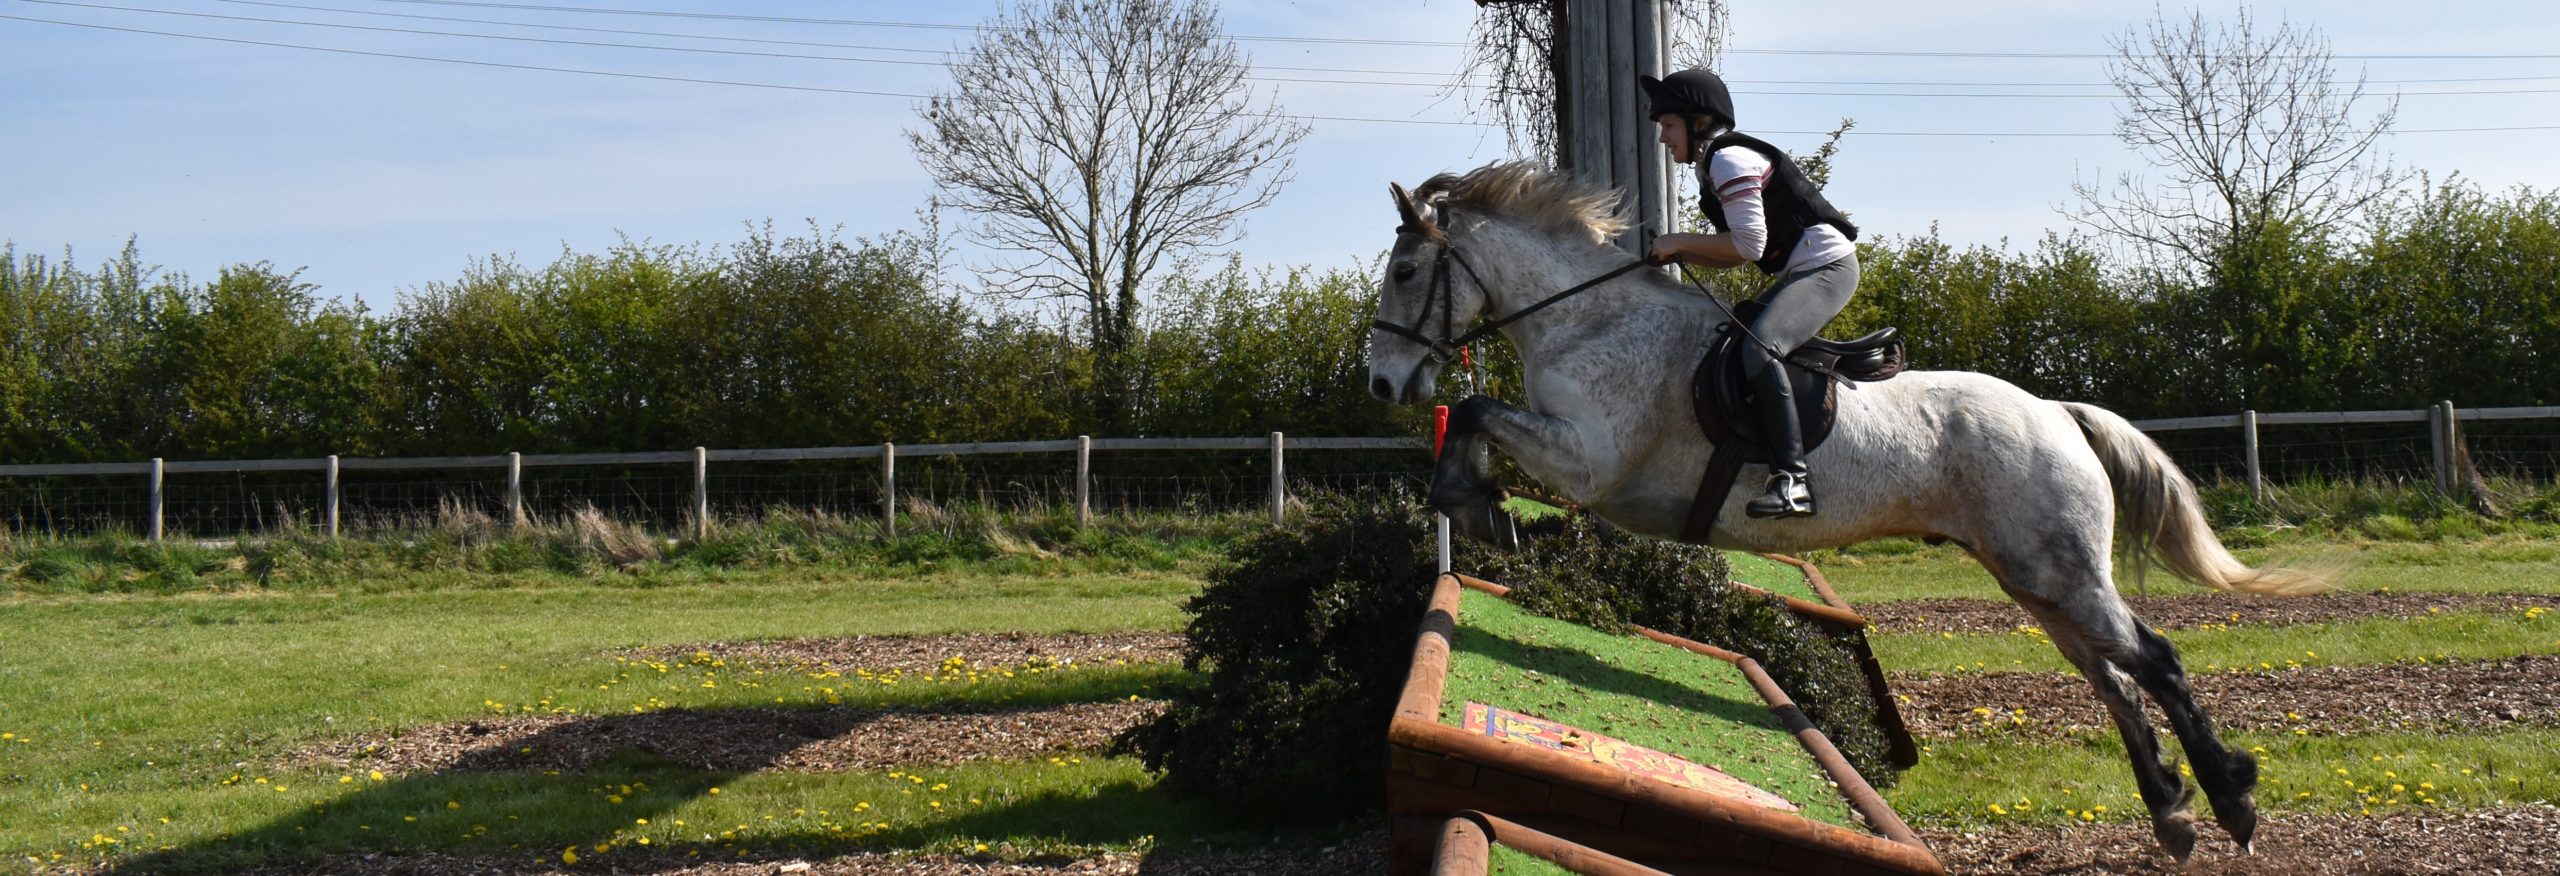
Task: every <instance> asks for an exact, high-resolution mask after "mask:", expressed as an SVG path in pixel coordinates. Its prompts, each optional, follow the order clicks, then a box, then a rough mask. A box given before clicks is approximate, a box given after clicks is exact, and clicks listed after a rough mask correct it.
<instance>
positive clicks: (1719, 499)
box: [1680, 302, 1903, 544]
mask: <svg viewBox="0 0 2560 876" xmlns="http://www.w3.org/2000/svg"><path fill="white" fill-rule="evenodd" d="M1755 303H1756V302H1753V303H1746V304H1744V305H1743V306H1742V308H1738V310H1739V311H1740V314H1739V315H1740V316H1741V317H1742V318H1743V319H1749V318H1750V317H1751V316H1752V315H1753V314H1755V313H1756V310H1754V309H1753V304H1755ZM1735 329H1736V324H1735V323H1725V324H1723V325H1719V326H1717V327H1716V337H1715V340H1713V341H1711V342H1709V343H1708V344H1707V352H1706V355H1705V356H1703V357H1701V358H1700V359H1699V360H1698V370H1697V371H1696V372H1695V373H1694V374H1692V375H1691V376H1690V379H1689V398H1690V407H1691V409H1692V412H1693V413H1694V414H1695V415H1696V416H1697V420H1698V429H1699V431H1700V432H1702V433H1704V434H1705V435H1706V438H1707V443H1708V444H1711V445H1714V447H1715V451H1714V452H1713V453H1711V454H1709V455H1708V457H1707V470H1706V473H1705V475H1704V476H1703V477H1701V478H1699V480H1698V496H1697V498H1696V499H1694V500H1692V501H1691V503H1690V505H1689V523H1688V525H1687V526H1686V527H1683V528H1682V530H1681V539H1680V540H1681V541H1685V542H1689V543H1691V544H1705V543H1706V541H1707V536H1708V534H1709V533H1711V532H1713V531H1714V529H1715V525H1716V518H1717V515H1718V514H1720V513H1722V511H1723V509H1724V501H1725V497H1726V496H1728V495H1731V494H1732V493H1733V483H1734V481H1735V480H1736V479H1737V478H1739V477H1740V476H1741V474H1742V467H1743V465H1744V464H1746V463H1758V464H1763V465H1765V464H1767V463H1768V462H1769V450H1768V441H1767V438H1766V436H1765V434H1764V432H1763V430H1762V427H1761V425H1760V423H1761V419H1760V417H1758V416H1756V413H1757V411H1758V407H1757V406H1758V404H1759V402H1758V401H1757V399H1756V398H1755V397H1754V394H1753V393H1752V392H1751V386H1750V381H1749V380H1748V379H1747V378H1745V377H1744V376H1743V374H1744V372H1743V365H1742V349H1743V347H1742V345H1743V344H1746V343H1749V342H1750V341H1749V340H1748V339H1747V338H1746V337H1745V335H1744V333H1743V332H1740V331H1736V330H1735ZM1779 361H1780V362H1781V363H1782V364H1783V366H1784V367H1785V368H1786V370H1787V379H1788V381H1789V383H1790V388H1791V389H1793V390H1794V396H1795V402H1796V420H1797V423H1798V424H1799V428H1801V429H1803V431H1804V450H1805V452H1806V453H1812V452H1813V449H1814V448H1816V447H1820V446H1822V442H1823V440H1824V439H1827V438H1830V437H1831V427H1832V425H1833V424H1834V423H1835V422H1836V421H1837V420H1838V413H1839V397H1838V392H1839V386H1840V384H1843V383H1848V382H1851V381H1856V382H1859V383H1871V382H1874V381H1878V380H1883V379H1886V378H1889V377H1892V376H1894V375H1896V374H1900V373H1902V369H1903V349H1902V333H1901V332H1900V331H1899V330H1896V329H1891V328H1886V329H1880V330H1878V331H1876V332H1874V333H1872V334H1869V335H1867V336H1865V337H1861V338H1857V339H1855V340H1849V341H1834V340H1829V339H1827V338H1814V339H1812V340H1809V341H1806V342H1805V343H1804V345H1803V346H1800V347H1797V348H1796V350H1795V352H1792V353H1789V354H1787V356H1786V358H1784V359H1781V360H1779Z"/></svg>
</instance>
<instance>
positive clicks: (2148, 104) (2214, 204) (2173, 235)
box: [2071, 7, 2399, 270]
mask: <svg viewBox="0 0 2560 876" xmlns="http://www.w3.org/2000/svg"><path fill="white" fill-rule="evenodd" d="M2112 42H2113V45H2114V47H2115V51H2116V58H2115V60H2114V61H2112V62H2110V63H2109V64H2108V67H2107V78H2108V79H2109V80H2111V81H2113V82H2114V83H2115V86H2116V90H2117V91H2118V92H2120V93H2122V94H2123V96H2124V105H2123V106H2122V107H2121V108H2120V109H2119V111H2118V115H2117V120H2116V136H2117V138H2118V139H2121V140H2123V141H2124V143H2125V145H2127V146H2130V147H2133V149H2134V151H2135V152H2137V153H2139V154H2141V155H2142V156H2143V157H2144V158H2145V159H2147V160H2149V161H2150V162H2151V163H2152V164H2153V165H2154V166H2155V167H2158V168H2160V169H2161V170H2162V171H2163V173H2164V176H2165V178H2164V179H2162V180H2159V181H2157V182H2154V181H2151V180H2148V179H2145V178H2144V177H2142V176H2139V175H2137V174H2133V173H2125V174H2121V175H2119V176H2117V177H2116V179H2115V181H2114V184H2113V185H2112V186H2101V185H2099V184H2096V183H2074V184H2073V186H2072V190H2073V192H2074V193H2075V194H2077V195H2078V196H2079V200H2080V209H2079V210H2077V211H2074V212H2072V213H2071V216H2072V218H2073V219H2075V220H2077V221H2079V222H2082V223H2084V224H2087V225H2089V226H2091V227H2093V228H2095V229H2097V230H2099V231H2101V232H2104V233H2106V234H2109V235H2112V236H2115V237H2117V238H2120V239H2123V240H2127V241H2131V242H2133V243H2134V244H2136V245H2137V247H2138V248H2139V249H2141V250H2143V251H2144V252H2145V254H2147V255H2150V256H2152V257H2155V258H2163V259H2166V260H2168V261H2170V262H2171V263H2173V264H2182V265H2184V266H2188V267H2187V268H2185V269H2184V270H2192V269H2193V266H2197V265H2202V264H2208V263H2210V262H2211V261H2212V259H2213V257H2214V255H2215V254H2216V253H2217V252H2219V251H2221V248H2222V247H2224V246H2226V245H2228V244H2232V243H2236V242H2242V241H2247V240H2253V239H2256V238H2257V237H2258V235H2259V234H2260V233H2262V232H2263V231H2264V230H2265V229H2267V228H2268V227H2269V225H2270V224H2271V223H2276V222H2283V223H2287V224H2288V225H2290V226H2291V230H2293V231H2297V232H2305V233H2312V234H2316V233H2318V232H2320V231H2323V230H2326V229H2329V228H2332V227H2335V226H2336V225H2338V224H2339V223H2341V222H2345V221H2347V220H2350V219H2352V218H2355V217H2356V216H2357V215H2358V214H2359V213H2360V212H2361V211H2362V210H2363V209H2364V208H2365V207H2366V206H2368V205H2370V204H2372V203H2374V202H2375V201H2376V199H2378V198H2381V197H2383V196H2385V195H2387V194H2388V193H2389V192H2390V191H2391V190H2392V188H2393V186H2394V180H2393V174H2392V171H2391V168H2390V167H2389V165H2388V163H2387V162H2386V161H2384V160H2383V159H2382V158H2380V157H2379V156H2377V155H2376V154H2375V153H2374V150H2373V146H2374V143H2375V142H2376V141H2377V140H2379V139H2380V138H2381V137H2382V135H2383V134H2385V133H2387V132H2388V131H2389V130H2390V129H2391V124H2392V120H2393V119H2394V118H2395V117H2396V116H2397V115H2398V113H2399V101H2398V99H2397V98H2392V99H2390V100H2388V101H2387V102H2385V104H2384V105H2383V107H2382V109H2381V110H2380V111H2379V112H2376V113H2371V114H2367V115H2362V116H2361V117H2360V115H2359V113H2358V112H2357V105H2358V104H2359V103H2361V102H2363V101H2364V99H2365V98H2366V96H2367V95H2366V93H2365V82H2364V79H2363V77H2362V76H2361V75H2359V76H2358V77H2357V78H2356V79H2355V80H2354V81H2353V82H2351V83H2349V82H2341V81H2340V80H2338V79H2337V78H2336V77H2335V75H2334V73H2333V71H2332V70H2331V66H2330V61H2331V57H2332V56H2331V54H2330V52H2329V41H2328V38H2327V37H2325V36H2323V35H2321V33H2320V31H2319V29H2317V28H2315V27H2311V26H2308V25H2297V24H2294V23H2292V22H2289V21H2283V20H2278V21H2277V23H2276V26H2275V28H2274V29H2273V30H2266V29H2263V28H2261V27H2260V26H2259V23H2258V22H2257V21H2256V20H2255V19H2254V18H2253V17H2252V16H2251V15H2250V13H2249V10H2248V8H2247V7H2242V8H2241V9H2240V12H2239V15H2238V17H2237V19H2236V20H2234V21H2232V22H2230V23H2227V24H2226V23H2218V22H2208V21H2206V20H2205V17H2204V13H2203V12H2201V11H2197V12H2191V13H2189V14H2188V16H2187V17H2186V18H2185V19H2184V20H2171V19H2170V18H2169V17H2168V15H2167V14H2166V13H2165V12H2155V13H2154V15H2153V17H2152V19H2151V21H2149V22H2148V23H2146V24H2145V25H2143V26H2142V27H2140V28H2138V29H2132V28H2129V29H2127V30H2126V31H2125V33H2124V34H2122V35H2121V36H2119V37H2117V38H2116V39H2114V40H2113V41H2112Z"/></svg>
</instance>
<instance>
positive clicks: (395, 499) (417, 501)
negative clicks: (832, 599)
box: [0, 438, 1430, 538]
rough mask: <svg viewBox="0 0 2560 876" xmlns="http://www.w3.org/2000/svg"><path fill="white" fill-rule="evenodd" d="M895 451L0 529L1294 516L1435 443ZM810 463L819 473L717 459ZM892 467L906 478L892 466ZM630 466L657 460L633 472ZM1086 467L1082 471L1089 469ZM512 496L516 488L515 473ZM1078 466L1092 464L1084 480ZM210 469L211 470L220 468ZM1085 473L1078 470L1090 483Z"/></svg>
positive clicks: (95, 498) (116, 515)
mask: <svg viewBox="0 0 2560 876" xmlns="http://www.w3.org/2000/svg"><path fill="white" fill-rule="evenodd" d="M1114 443H1115V442H1112V441H1108V440H1103V441H1094V442H1092V445H1091V449H1090V450H1089V451H1086V452H1081V453H1080V452H1079V451H1078V450H1077V449H1076V448H1075V444H1076V442H1074V441H1065V442H1018V443H1014V444H993V445H946V446H941V447H939V448H935V447H928V448H922V449H921V452H919V451H918V450H909V449H899V450H885V449H884V448H881V447H863V448H814V449H790V450H755V451H705V452H703V453H702V456H703V457H705V461H704V464H703V465H701V467H700V469H699V473H698V474H697V470H696V467H695V462H694V456H695V454H694V453H691V452H686V453H673V454H670V453H654V454H586V455H581V456H578V457H565V456H562V457H543V456H522V457H520V458H518V459H516V460H508V458H506V457H482V458H469V459H447V460H355V459H347V460H340V461H339V462H340V469H339V471H338V472H337V474H336V476H335V478H334V484H333V483H332V481H331V479H330V478H329V477H328V476H327V474H326V464H327V462H328V461H327V460H246V461H230V462H186V463H177V462H170V463H163V464H162V465H161V474H160V475H159V480H158V489H157V490H156V495H157V497H158V498H157V500H156V502H155V499H154V496H155V490H154V488H153V482H152V477H151V474H150V469H151V466H152V465H153V463H119V464H108V465H89V466H61V465H52V466H0V530H6V531H11V532H19V533H46V534H51V535H83V534H96V533H103V532H110V531H123V532H133V533H143V534H149V533H152V532H154V531H155V530H154V528H153V524H154V523H155V522H156V523H157V524H158V526H159V529H158V530H157V531H158V532H160V533H161V534H162V535H163V536H168V535H171V534H181V533H182V534H185V535H188V536H191V537H204V538H219V537H226V536H232V535H238V534H243V533H255V532H266V531H272V530H275V529H278V528H281V527H291V526H300V527H311V528H323V529H325V528H327V527H328V526H329V520H330V517H331V515H330V513H329V512H330V511H331V510H332V509H333V508H334V510H335V511H336V515H335V516H336V522H337V529H338V530H339V531H342V532H343V531H390V530H400V529H411V528H416V527H419V526H422V525H428V524H432V523H434V522H435V521H438V520H442V519H447V518H451V517H454V516H457V515H459V516H466V517H479V516H485V517H488V518H492V519H498V520H505V519H510V518H512V517H513V516H515V515H516V514H519V513H521V514H522V515H524V516H526V517H528V518H535V519H560V518H564V517H567V516H570V515H572V514H576V513H579V512H581V511H585V510H587V509H593V510H595V511H597V512H599V513H601V514H603V515H604V516H606V517H608V518H610V519H614V520H618V521H625V522H631V523H637V524H640V525H643V526H646V527H650V528H654V529H660V530H670V531H672V530H677V529H681V528H683V527H687V526H692V525H696V524H697V523H698V522H699V521H700V520H702V519H704V518H703V516H702V512H705V511H707V512H708V518H707V519H709V520H712V521H735V520H746V519H753V518H756V517H759V516H762V515H764V514H766V513H768V512H769V511H771V510H774V509H790V510H792V511H796V512H807V513H822V514H830V515H835V516H841V517H877V516H879V515H882V514H884V513H885V512H886V509H887V508H888V507H889V506H890V505H892V504H895V505H897V506H898V507H900V508H901V509H906V508H912V507H913V503H919V502H921V503H926V504H930V505H934V506H945V507H948V506H972V507H983V508H991V509H999V510H1006V511H1035V512H1068V513H1072V512H1074V511H1075V510H1076V509H1077V508H1078V507H1079V499H1080V498H1081V501H1082V508H1083V509H1084V510H1085V511H1086V512H1087V513H1090V514H1130V513H1173V514H1200V515H1205V514H1220V513H1237V512H1256V511H1269V510H1271V509H1272V508H1273V507H1274V501H1273V493H1274V489H1275V480H1274V478H1273V474H1274V472H1273V467H1274V465H1275V464H1276V465H1278V466H1279V467H1280V471H1279V474H1280V475H1281V477H1280V478H1279V479H1278V482H1277V484H1276V486H1277V489H1278V490H1279V492H1280V495H1281V496H1282V498H1283V499H1284V500H1285V499H1287V498H1290V497H1304V496H1307V495H1312V494H1315V493H1339V492H1349V491H1354V490H1359V489H1364V488H1374V489H1385V488H1388V487H1390V486H1393V485H1399V484H1400V485H1403V486H1405V487H1408V488H1411V489H1414V490H1417V491H1418V490H1419V489H1420V488H1421V487H1423V486H1424V485H1425V484H1426V483H1427V482H1428V479H1429V476H1430V471H1429V467H1430V457H1429V454H1428V452H1427V450H1426V449H1425V447H1424V446H1423V441H1422V440H1421V439H1413V438H1348V439H1327V438H1313V439H1286V440H1285V446H1284V449H1283V451H1282V452H1281V453H1279V454H1275V453H1274V452H1273V451H1272V449H1271V448H1270V446H1269V444H1270V440H1269V439H1264V438H1249V439H1247V438H1238V439H1193V440H1185V439H1150V440H1136V441H1123V442H1118V443H1120V444H1127V445H1139V446H1136V447H1131V448H1126V449H1115V448H1114V447H1113V446H1112V445H1113V444H1114ZM723 455H737V456H749V457H772V456H784V457H792V456H800V457H814V458H781V459H774V458H747V459H725V460H724V459H720V457H721V456H723ZM883 456H888V457H891V458H892V459H893V460H894V466H891V465H885V464H884V462H885V461H884V460H883V459H882V457H883ZM629 457H644V458H645V459H644V460H641V461H633V460H631V459H629ZM1080 457H1081V459H1080ZM511 463H512V464H513V466H514V468H513V469H512V471H513V475H512V487H511V484H510V479H511V475H510V467H509V466H510V464H511ZM1080 463H1081V465H1080ZM206 469H213V470H206ZM1080 469H1081V470H1080Z"/></svg>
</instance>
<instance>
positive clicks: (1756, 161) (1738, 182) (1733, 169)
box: [1707, 146, 1770, 261]
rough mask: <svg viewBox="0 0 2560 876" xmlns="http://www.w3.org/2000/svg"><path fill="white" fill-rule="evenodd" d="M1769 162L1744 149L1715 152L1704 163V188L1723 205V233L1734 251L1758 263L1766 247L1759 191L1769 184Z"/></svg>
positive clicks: (1764, 212)
mask: <svg viewBox="0 0 2560 876" xmlns="http://www.w3.org/2000/svg"><path fill="white" fill-rule="evenodd" d="M1769 169H1770V168H1769V159H1768V158H1766V157H1764V156H1762V155H1761V154H1760V153H1758V152H1755V151H1752V150H1751V149H1750V148H1749V147H1746V146H1727V147H1725V148H1722V149H1718V150H1716V153H1715V155H1713V156H1710V157H1709V158H1708V161H1707V187H1708V191H1709V193H1710V194H1712V195H1714V196H1715V199H1716V200H1717V201H1718V202H1720V203H1722V204H1723V205H1724V221H1725V231H1726V232H1727V233H1728V234H1730V235H1731V237H1732V240H1733V248H1734V250H1736V251H1738V252H1740V253H1742V257H1743V258H1745V259H1749V260H1751V261H1759V260H1760V259H1761V258H1762V257H1763V256H1764V255H1765V253H1766V251H1767V250H1768V248H1769V219H1768V215H1767V208H1766V207H1764V206H1763V205H1762V204H1761V200H1760V192H1761V189H1762V188H1763V187H1765V186H1766V185H1767V183H1768V181H1769Z"/></svg>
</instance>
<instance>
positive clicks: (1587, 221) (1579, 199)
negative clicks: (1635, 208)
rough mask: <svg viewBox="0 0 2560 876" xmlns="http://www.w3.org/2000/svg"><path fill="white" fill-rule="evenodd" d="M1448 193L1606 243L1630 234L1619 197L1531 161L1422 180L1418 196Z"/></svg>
mask: <svg viewBox="0 0 2560 876" xmlns="http://www.w3.org/2000/svg"><path fill="white" fill-rule="evenodd" d="M1442 193H1446V194H1448V196H1449V199H1450V200H1451V201H1453V202H1456V203H1457V204H1459V205H1461V206H1472V207H1476V208H1479V209H1483V210H1488V211H1491V212H1494V213H1498V214H1501V215H1504V216H1509V217H1511V218H1513V219H1517V220H1520V221H1522V222H1527V223H1529V224H1530V225H1532V226H1535V227H1537V228H1540V229H1543V230H1546V231H1551V232H1556V233H1562V234H1582V235H1585V236H1588V237H1589V238H1590V239H1591V242H1592V243H1607V242H1608V241H1609V240H1610V239H1611V238H1614V237H1617V236H1618V234H1619V232H1623V231H1625V230H1627V226H1628V224H1629V220H1628V219H1627V217H1626V214H1624V213H1621V212H1619V210H1618V202H1619V193H1618V192H1617V191H1615V190H1612V189H1604V188H1600V187H1598V186H1593V185H1589V184H1587V183H1583V182H1580V181H1577V180H1575V179H1573V178H1572V177H1569V176H1566V175H1564V174H1560V173H1555V172H1552V171H1549V170H1547V169H1545V168H1542V167H1539V166H1537V165H1536V164H1533V163H1530V162H1526V161H1501V162H1495V163H1493V164H1488V165H1485V166H1483V167H1479V168H1476V169H1474V170H1470V171H1467V172H1466V173H1463V174H1456V173H1444V174H1440V175H1439V176H1435V177H1432V178H1430V179H1427V180H1424V181H1423V182H1422V187H1421V188H1419V189H1415V190H1414V193H1413V196H1414V199H1415V200H1417V201H1429V200H1430V199H1431V198H1432V197H1433V196H1435V195H1439V194H1442Z"/></svg>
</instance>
